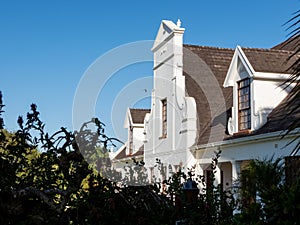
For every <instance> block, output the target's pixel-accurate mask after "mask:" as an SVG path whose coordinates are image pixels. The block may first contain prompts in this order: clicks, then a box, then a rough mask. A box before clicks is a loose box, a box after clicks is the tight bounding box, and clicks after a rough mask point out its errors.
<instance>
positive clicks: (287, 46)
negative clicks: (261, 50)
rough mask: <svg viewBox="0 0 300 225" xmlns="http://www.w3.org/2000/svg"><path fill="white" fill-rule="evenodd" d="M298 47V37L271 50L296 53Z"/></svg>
mask: <svg viewBox="0 0 300 225" xmlns="http://www.w3.org/2000/svg"><path fill="white" fill-rule="evenodd" d="M299 47H300V35H296V36H294V37H290V38H288V39H287V40H285V41H284V42H282V43H280V44H278V45H275V46H274V47H273V48H272V49H278V50H287V51H296V50H297V49H299Z"/></svg>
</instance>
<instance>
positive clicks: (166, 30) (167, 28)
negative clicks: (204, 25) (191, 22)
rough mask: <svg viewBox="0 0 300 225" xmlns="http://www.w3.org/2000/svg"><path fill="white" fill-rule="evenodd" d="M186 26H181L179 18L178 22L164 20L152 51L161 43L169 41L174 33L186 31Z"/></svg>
mask: <svg viewBox="0 0 300 225" xmlns="http://www.w3.org/2000/svg"><path fill="white" fill-rule="evenodd" d="M184 30H185V29H184V28H181V27H180V21H179V20H178V22H177V24H175V23H173V22H172V21H170V20H162V22H161V24H160V27H159V29H158V32H157V35H156V38H155V41H154V45H153V47H152V49H151V50H152V51H155V50H156V49H157V48H159V47H160V45H161V44H162V43H164V42H166V41H168V40H169V39H170V38H171V37H172V36H173V34H174V33H180V34H183V33H184Z"/></svg>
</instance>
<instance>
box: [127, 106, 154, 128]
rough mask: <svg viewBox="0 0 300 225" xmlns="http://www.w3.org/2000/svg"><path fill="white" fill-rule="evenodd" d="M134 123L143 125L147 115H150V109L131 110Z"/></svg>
mask: <svg viewBox="0 0 300 225" xmlns="http://www.w3.org/2000/svg"><path fill="white" fill-rule="evenodd" d="M129 110H130V114H131V118H132V122H133V123H139V124H143V123H144V118H145V115H146V114H147V113H150V109H132V108H131V109H129Z"/></svg>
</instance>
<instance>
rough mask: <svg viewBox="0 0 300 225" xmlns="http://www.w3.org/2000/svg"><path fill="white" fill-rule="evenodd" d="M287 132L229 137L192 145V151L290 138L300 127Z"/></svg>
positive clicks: (297, 132) (298, 131)
mask: <svg viewBox="0 0 300 225" xmlns="http://www.w3.org/2000/svg"><path fill="white" fill-rule="evenodd" d="M286 132H287V130H285V131H276V132H272V133H266V134H259V135H253V136H246V137H241V138H236V139H229V140H224V141H219V142H213V143H208V144H202V145H196V146H192V147H190V150H191V151H199V150H203V149H207V148H216V147H220V146H227V145H245V144H249V143H253V142H262V141H265V140H275V139H278V138H280V139H283V138H290V137H295V136H296V135H297V134H299V133H300V128H297V129H295V130H293V131H291V132H290V133H289V134H287V135H285V136H284V134H285V133H286Z"/></svg>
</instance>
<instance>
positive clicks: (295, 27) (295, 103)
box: [283, 10, 300, 151]
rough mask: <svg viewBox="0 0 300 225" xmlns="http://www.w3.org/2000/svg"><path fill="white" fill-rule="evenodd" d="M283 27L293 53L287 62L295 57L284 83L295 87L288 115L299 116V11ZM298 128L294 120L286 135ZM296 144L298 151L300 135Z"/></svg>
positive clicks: (291, 94)
mask: <svg viewBox="0 0 300 225" xmlns="http://www.w3.org/2000/svg"><path fill="white" fill-rule="evenodd" d="M285 25H288V27H287V30H291V31H290V33H289V39H288V40H287V41H286V44H285V45H290V46H292V47H291V48H292V50H293V51H294V53H293V54H292V55H291V56H290V57H289V59H288V60H292V59H293V58H295V57H296V60H295V61H294V62H293V64H292V65H291V66H290V68H289V70H290V71H292V73H291V75H290V77H289V79H288V80H287V81H286V82H285V83H284V85H287V86H291V85H295V87H294V88H293V89H292V91H291V93H290V95H289V100H288V105H289V109H288V110H289V114H295V115H298V116H299V114H300V111H299V110H300V57H298V56H299V54H300V35H299V34H300V10H299V11H297V12H295V13H294V16H293V17H292V18H291V19H290V20H289V21H288V22H286V24H285ZM283 47H284V46H283ZM299 127H300V120H299V119H297V118H296V119H295V120H294V121H293V123H292V124H291V125H290V126H289V129H288V132H287V133H286V134H289V133H290V132H292V131H293V130H295V129H296V128H299ZM294 141H295V142H296V148H295V149H296V150H297V151H299V150H300V134H299V133H298V135H297V137H296V138H295V139H294Z"/></svg>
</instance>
